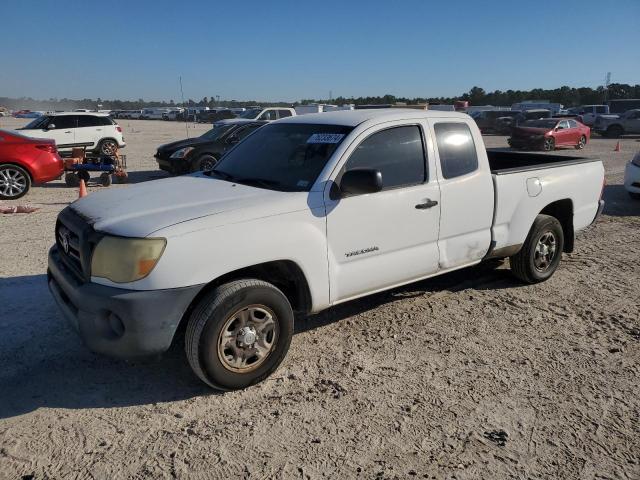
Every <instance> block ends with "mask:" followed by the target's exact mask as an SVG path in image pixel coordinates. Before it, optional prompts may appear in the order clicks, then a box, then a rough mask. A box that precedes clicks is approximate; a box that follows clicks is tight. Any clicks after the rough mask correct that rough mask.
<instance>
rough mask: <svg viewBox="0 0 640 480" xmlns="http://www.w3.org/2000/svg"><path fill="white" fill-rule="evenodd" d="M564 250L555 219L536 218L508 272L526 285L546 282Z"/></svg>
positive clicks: (548, 217) (560, 232)
mask: <svg viewBox="0 0 640 480" xmlns="http://www.w3.org/2000/svg"><path fill="white" fill-rule="evenodd" d="M563 248H564V232H563V231H562V225H561V224H560V222H559V221H558V219H557V218H555V217H551V216H549V215H538V216H537V217H536V219H535V220H534V222H533V225H532V226H531V230H530V231H529V234H528V235H527V239H526V240H525V241H524V244H523V245H522V248H521V249H520V251H519V252H518V253H516V254H515V255H513V256H512V257H510V258H509V263H510V265H511V271H512V272H513V274H514V275H515V276H516V277H517V278H519V279H520V280H522V281H523V282H525V283H538V282H543V281H545V280H547V279H549V278H550V277H551V276H552V275H553V274H554V272H555V271H556V270H557V268H558V265H559V264H560V259H561V258H562V250H563Z"/></svg>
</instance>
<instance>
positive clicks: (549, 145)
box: [542, 137, 556, 152]
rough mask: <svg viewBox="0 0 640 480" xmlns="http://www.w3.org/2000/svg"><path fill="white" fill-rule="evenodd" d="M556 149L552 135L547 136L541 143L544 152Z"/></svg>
mask: <svg viewBox="0 0 640 480" xmlns="http://www.w3.org/2000/svg"><path fill="white" fill-rule="evenodd" d="M555 149H556V140H555V138H553V137H547V138H545V139H544V142H543V143H542V150H544V151H545V152H553V151H554V150H555Z"/></svg>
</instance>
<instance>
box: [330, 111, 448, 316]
mask: <svg viewBox="0 0 640 480" xmlns="http://www.w3.org/2000/svg"><path fill="white" fill-rule="evenodd" d="M426 135H427V131H426V124H423V123H420V122H417V123H415V124H411V125H407V124H406V122H390V123H388V124H385V125H384V126H376V127H372V128H371V129H369V130H367V131H365V132H363V133H362V134H361V135H359V136H358V137H357V138H356V140H355V141H354V142H353V143H352V144H351V146H350V147H349V148H348V149H347V150H346V152H345V154H344V155H343V157H342V159H341V162H340V163H339V164H338V167H337V173H336V176H335V179H334V182H328V185H327V187H326V188H325V194H324V195H325V206H326V212H327V239H328V260H329V284H330V299H331V303H332V304H333V303H336V302H340V301H345V300H348V299H350V298H354V297H357V296H360V295H363V294H365V293H370V292H373V291H376V290H381V289H385V288H389V287H392V286H394V285H399V284H403V283H408V282H410V281H412V280H417V279H419V278H423V277H426V276H428V275H431V274H434V273H435V272H437V271H438V260H439V256H438V244H437V242H438V230H439V223H440V188H439V186H438V182H437V177H436V175H435V171H434V169H433V165H432V164H431V165H429V164H428V161H427V158H428V157H429V156H428V155H427V153H426V152H427V144H426V142H425V139H426ZM354 169H374V170H378V171H379V172H380V173H381V174H382V185H383V187H382V190H381V191H379V192H376V193H369V194H362V195H350V196H343V195H342V194H340V193H339V187H337V185H339V184H340V180H341V177H342V175H343V174H344V172H345V171H349V170H354Z"/></svg>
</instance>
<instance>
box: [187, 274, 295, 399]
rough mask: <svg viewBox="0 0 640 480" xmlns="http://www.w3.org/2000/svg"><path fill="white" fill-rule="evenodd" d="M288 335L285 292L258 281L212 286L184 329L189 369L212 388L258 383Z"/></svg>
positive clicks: (289, 316)
mask: <svg viewBox="0 0 640 480" xmlns="http://www.w3.org/2000/svg"><path fill="white" fill-rule="evenodd" d="M292 337H293V310H292V308H291V304H290V303H289V300H288V299H287V297H286V296H285V295H284V294H283V293H282V292H281V291H280V290H279V289H278V288H276V287H275V286H273V285H271V284H270V283H267V282H263V281H262V280H254V279H246V280H237V281H234V282H230V283H226V284H224V285H221V286H219V287H216V288H215V289H214V290H213V291H212V292H211V293H209V294H208V295H206V296H205V297H204V298H202V300H201V301H200V302H199V303H198V305H197V306H196V308H195V310H194V311H193V313H192V315H191V318H190V319H189V323H188V325H187V331H186V334H185V350H186V354H187V359H188V360H189V364H190V365H191V368H192V369H193V371H194V373H195V374H196V375H197V376H198V377H199V378H200V379H201V380H202V381H203V382H205V383H206V384H208V385H210V386H211V387H213V388H215V389H218V390H236V389H242V388H246V387H248V386H250V385H253V384H255V383H258V382H260V381H262V380H264V379H265V378H267V377H268V376H269V375H271V373H273V372H274V371H275V370H276V368H278V366H279V365H280V363H281V362H282V360H283V359H284V357H285V355H286V353H287V351H288V350H289V345H290V344H291V338H292Z"/></svg>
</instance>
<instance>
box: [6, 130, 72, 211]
mask: <svg viewBox="0 0 640 480" xmlns="http://www.w3.org/2000/svg"><path fill="white" fill-rule="evenodd" d="M63 169H64V163H63V161H62V158H60V156H59V155H58V151H57V149H56V144H55V142H54V141H53V140H42V139H36V138H29V137H25V136H24V135H20V134H18V133H16V132H12V131H9V130H0V199H3V200H15V199H17V198H20V197H22V196H24V195H26V194H27V192H28V191H29V189H30V188H31V186H32V185H34V184H41V183H46V182H50V181H51V180H55V179H56V178H60V177H61V176H62V172H63Z"/></svg>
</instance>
